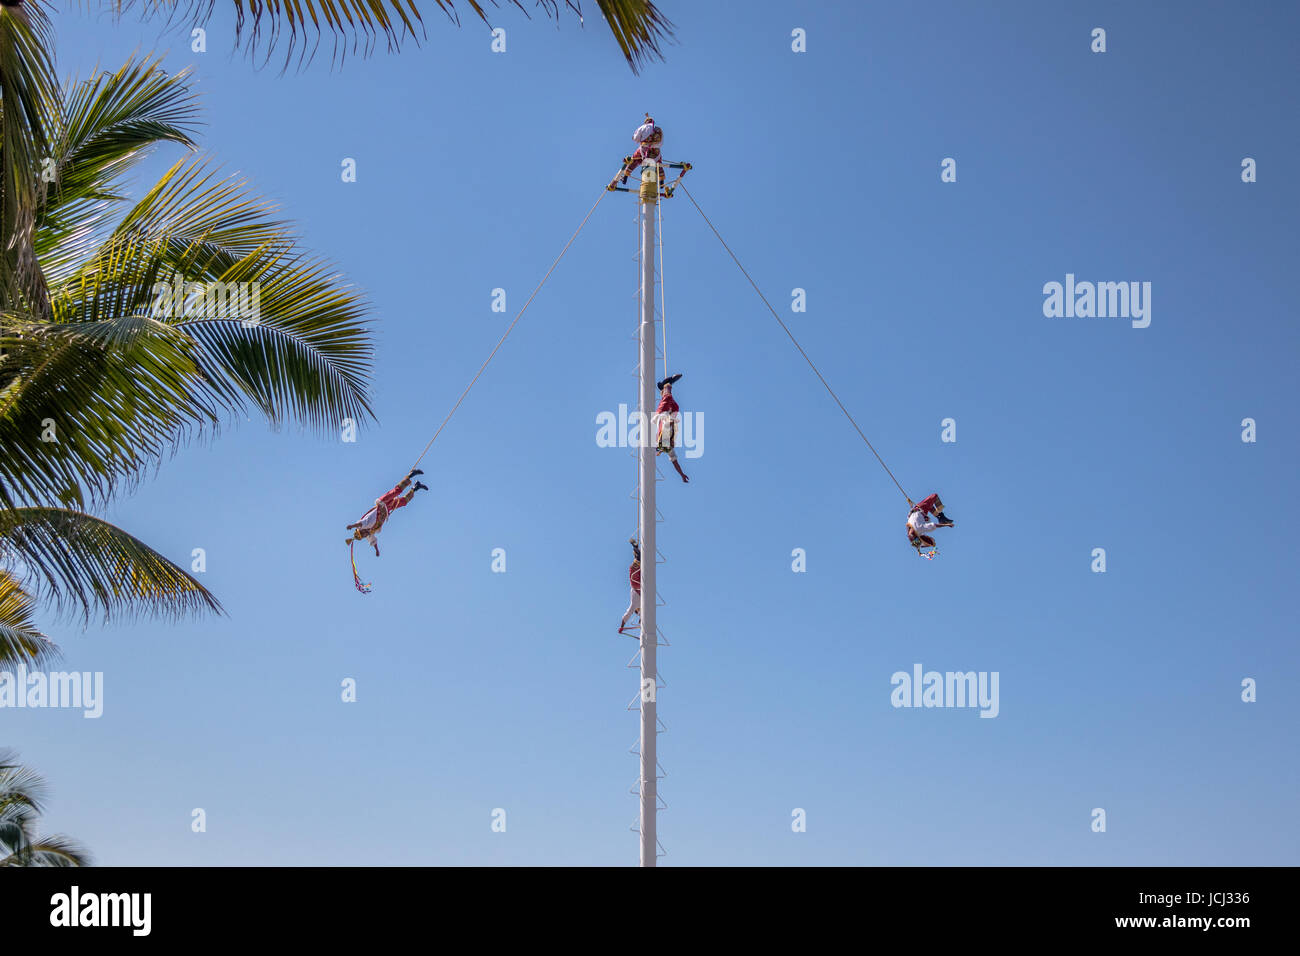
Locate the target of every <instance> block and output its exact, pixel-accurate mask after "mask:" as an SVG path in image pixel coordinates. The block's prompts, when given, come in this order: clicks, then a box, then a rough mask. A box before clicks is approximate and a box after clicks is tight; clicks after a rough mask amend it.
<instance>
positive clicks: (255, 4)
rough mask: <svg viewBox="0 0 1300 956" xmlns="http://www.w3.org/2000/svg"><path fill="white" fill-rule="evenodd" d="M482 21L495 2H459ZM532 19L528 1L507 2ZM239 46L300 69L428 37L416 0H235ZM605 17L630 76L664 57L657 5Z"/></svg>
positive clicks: (189, 7)
mask: <svg viewBox="0 0 1300 956" xmlns="http://www.w3.org/2000/svg"><path fill="white" fill-rule="evenodd" d="M461 2H462V3H463V5H464V7H465V8H466V9H468V10H470V11H471V12H472V13H473V14H474V15H475V16H477V17H478V18H479V19H480V20H481V21H483V22H484V23H490V20H489V19H488V13H489V9H488V8H489V6H490V7H491V8H493V9H499V8H500V6H501V4H500V3H498V2H497V0H486V2H485V3H480V2H478V0H461ZM505 2H506V3H507V4H508V5H509V6H513V7H516V8H517V9H519V10H521V11H523V13H524V15H525V16H527V15H528V8H527V7H526V6H525V5H524V3H523V0H505ZM432 3H433V4H435V5H436V6H437V7H438V9H439V10H441V11H442V12H443V13H444V14H445V15H446V16H447V18H448V19H449V20H451V21H452V22H453V23H455V24H456V25H457V26H459V25H460V13H459V11H458V8H457V4H456V0H432ZM234 4H235V46H236V47H239V46H240V45H243V46H244V48H245V50H246V51H247V53H248V55H249V57H250V58H256V57H257V55H258V49H259V47H262V46H264V47H265V57H264V58H263V60H262V63H263V64H265V63H266V62H267V61H268V60H269V59H270V57H271V54H272V52H273V51H274V50H275V48H276V46H277V45H280V44H284V46H285V61H284V65H285V68H286V69H287V68H288V66H289V64H290V63H291V62H292V61H293V54H294V51H295V50H297V52H298V66H299V67H301V66H303V65H304V64H306V63H310V62H311V61H312V59H314V58H315V56H316V51H317V50H318V49H319V47H320V42H321V40H322V38H324V37H327V36H328V37H330V38H331V40H332V43H333V50H332V53H331V62H338V61H342V60H343V59H344V58H346V56H347V54H348V53H352V54H358V53H359V54H360V55H362V56H368V55H370V53H371V52H373V51H374V49H375V47H376V46H377V45H378V44H379V43H380V42H381V41H382V42H383V43H384V44H385V46H386V48H387V49H388V50H389V51H390V52H392V51H395V50H399V49H400V48H401V45H402V42H403V41H404V40H406V39H410V40H411V41H412V42H414V43H415V44H416V45H418V44H419V42H420V39H421V38H422V37H427V36H428V34H427V32H426V31H425V29H424V19H423V18H422V17H421V16H420V10H419V7H418V6H417V4H416V3H415V2H414V0H234ZM111 5H112V6H113V7H114V8H116V9H117V10H119V11H120V10H124V9H127V8H130V7H139V6H141V5H142V4H140V3H139V2H138V0H136V2H133V0H116V2H114V3H112V4H111ZM143 6H144V7H145V8H146V15H148V14H149V13H152V12H154V11H156V10H158V9H159V8H160V7H161V8H165V9H167V13H166V16H167V18H168V19H169V20H171V21H172V22H174V23H183V24H186V25H189V24H196V23H197V24H205V23H207V22H208V20H209V18H210V17H211V15H212V9H213V6H214V2H213V0H190V2H188V3H178V4H177V5H176V6H175V7H171V6H170V4H159V3H158V2H157V0H152V2H146V3H144V4H143ZM535 6H537V7H541V8H542V11H543V12H544V13H545V15H546V16H547V17H548V18H550V19H554V20H556V21H558V20H559V18H560V11H561V4H560V0H536V2H535ZM563 6H564V8H566V9H568V10H571V11H572V12H573V13H575V14H577V16H578V22H579V23H581V22H582V5H581V3H580V2H579V0H564V4H563ZM596 6H597V7H598V8H599V9H600V13H601V16H602V17H603V18H604V19H605V22H606V23H607V24H608V25H609V29H610V32H611V33H613V35H614V40H615V42H616V43H617V44H618V48H619V50H620V51H621V52H622V54H623V58H624V59H625V60H626V61H627V64H628V66H629V67H631V68H632V72H634V73H636V72H639V71H640V69H641V67H643V66H645V65H646V64H647V63H649V62H650V61H651V60H662V59H663V52H662V50H661V46H662V44H663V43H664V42H665V41H666V40H668V39H670V38H671V37H672V35H673V25H672V22H671V21H669V19H668V18H667V17H666V16H664V15H663V13H662V12H661V11H660V10H659V8H658V7H657V6H656V5H655V3H654V0H596Z"/></svg>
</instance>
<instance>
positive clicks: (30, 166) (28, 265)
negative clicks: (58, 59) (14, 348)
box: [0, 4, 58, 312]
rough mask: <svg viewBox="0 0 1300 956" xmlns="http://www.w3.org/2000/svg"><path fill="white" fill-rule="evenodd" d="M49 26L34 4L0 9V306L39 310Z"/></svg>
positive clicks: (53, 80)
mask: <svg viewBox="0 0 1300 956" xmlns="http://www.w3.org/2000/svg"><path fill="white" fill-rule="evenodd" d="M52 41H53V30H52V28H51V26H50V21H49V18H48V17H47V16H46V14H45V11H44V10H42V9H41V8H40V7H39V6H37V5H36V4H24V5H21V6H14V5H8V4H6V5H3V6H0V106H2V107H3V108H0V157H2V158H3V162H2V163H0V237H3V239H2V241H3V245H2V246H0V308H11V309H12V308H30V309H35V310H37V311H38V312H40V311H42V310H43V309H44V307H45V306H44V302H45V283H44V280H43V278H42V276H41V271H40V268H39V267H38V266H37V262H36V252H35V245H34V231H35V224H36V213H37V208H38V206H39V204H40V201H41V199H40V197H41V195H42V192H43V189H44V183H43V181H42V179H41V171H42V170H43V169H48V168H49V163H48V162H47V160H51V156H50V149H51V147H50V144H49V142H48V141H47V137H46V130H47V128H48V125H49V116H48V113H49V110H50V109H51V108H52V104H54V103H56V102H57V100H58V97H57V91H58V79H57V77H56V75H55V72H54V59H53V55H52V53H51V51H52V50H53V48H54V46H53V42H52Z"/></svg>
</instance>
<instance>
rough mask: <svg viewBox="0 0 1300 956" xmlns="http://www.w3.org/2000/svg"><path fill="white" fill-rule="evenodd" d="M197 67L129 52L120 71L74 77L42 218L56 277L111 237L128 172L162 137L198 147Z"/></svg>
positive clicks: (40, 234)
mask: <svg viewBox="0 0 1300 956" xmlns="http://www.w3.org/2000/svg"><path fill="white" fill-rule="evenodd" d="M190 72H191V71H190V70H189V69H185V70H182V71H180V72H179V73H176V74H168V73H167V72H166V71H165V70H163V69H162V68H161V66H160V65H159V61H158V60H136V59H134V58H133V59H131V60H128V61H127V62H126V63H125V64H124V65H123V66H122V68H121V69H119V70H117V71H116V72H113V73H109V72H104V73H101V74H100V75H99V76H97V77H94V78H93V79H90V80H87V81H85V82H80V83H72V84H69V85H68V86H67V87H66V89H65V92H64V96H63V104H62V110H61V112H60V115H59V117H58V128H57V130H56V131H55V133H54V135H53V139H54V140H55V144H56V145H55V163H54V182H53V183H52V184H51V187H50V189H49V190H48V191H47V193H46V194H45V197H44V202H43V204H42V206H41V209H40V216H39V219H38V223H37V234H36V252H37V255H38V257H39V258H40V262H41V267H42V270H43V271H44V273H45V275H46V278H47V280H48V281H49V282H50V284H52V285H53V284H57V283H58V281H60V280H61V279H63V278H65V277H66V275H67V274H68V272H69V271H70V270H71V269H72V267H73V266H75V265H76V264H79V263H80V262H81V261H83V260H84V259H85V258H86V256H87V255H89V253H90V252H91V251H92V249H93V246H94V245H95V244H97V243H98V242H100V241H103V239H104V237H105V232H104V227H105V225H106V224H107V223H108V222H109V220H110V218H111V215H112V212H113V210H114V209H115V208H116V207H117V205H118V204H119V203H120V202H121V201H123V197H122V196H121V195H120V193H119V181H120V178H121V177H122V175H123V174H124V173H125V172H126V171H127V170H129V169H130V168H131V167H132V166H134V165H135V164H136V163H138V162H140V160H142V159H143V158H144V157H146V156H147V155H149V153H150V152H151V151H152V150H153V148H154V147H155V146H156V145H157V144H158V143H162V142H172V143H177V144H180V145H182V146H185V147H188V148H190V149H197V148H198V147H197V144H196V142H195V141H194V139H193V138H192V134H193V132H194V131H195V127H196V116H197V109H198V108H197V101H196V97H195V95H194V92H193V90H192V89H191V88H190V85H189V77H190Z"/></svg>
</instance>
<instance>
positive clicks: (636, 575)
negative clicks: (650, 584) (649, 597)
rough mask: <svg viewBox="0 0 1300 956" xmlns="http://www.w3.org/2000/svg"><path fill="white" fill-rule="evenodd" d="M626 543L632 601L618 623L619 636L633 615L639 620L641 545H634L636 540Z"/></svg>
mask: <svg viewBox="0 0 1300 956" xmlns="http://www.w3.org/2000/svg"><path fill="white" fill-rule="evenodd" d="M627 541H628V544H630V545H632V563H631V564H629V565H628V567H627V580H628V583H630V584H631V585H632V600H630V601H628V604H627V610H626V611H624V612H623V620H622V621H620V622H619V625H618V632H619V633H620V634H624V633H626V628H627V619H628V618H629V617H631V616H632V615H633V614H635V615H636V617H637V620H638V621H639V620H641V545H639V544H637V543H636V538H628V539H627Z"/></svg>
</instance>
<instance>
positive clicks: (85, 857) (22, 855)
mask: <svg viewBox="0 0 1300 956" xmlns="http://www.w3.org/2000/svg"><path fill="white" fill-rule="evenodd" d="M92 859H93V858H92V857H91V855H90V853H89V852H87V850H86V849H85V848H84V847H83V846H82V845H81V844H80V843H77V842H76V841H75V840H71V839H69V838H68V837H65V836H61V835H58V834H55V835H54V836H45V837H41V838H40V839H39V840H36V841H34V842H32V843H28V844H26V845H25V846H24V847H23V848H22V849H21V850H17V851H15V852H13V853H11V854H9V856H7V857H4V858H3V859H0V866H45V867H71V866H90V864H91V861H92Z"/></svg>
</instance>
